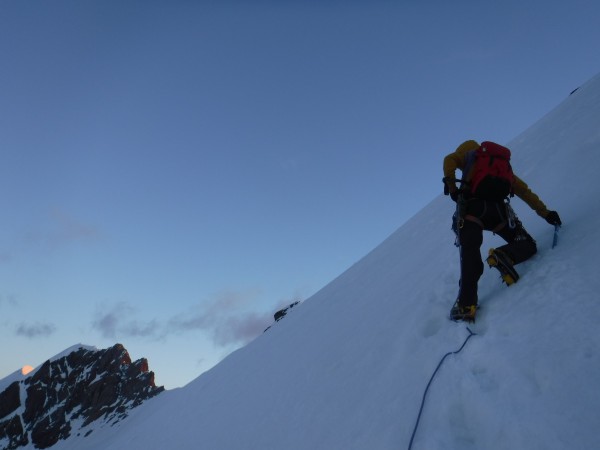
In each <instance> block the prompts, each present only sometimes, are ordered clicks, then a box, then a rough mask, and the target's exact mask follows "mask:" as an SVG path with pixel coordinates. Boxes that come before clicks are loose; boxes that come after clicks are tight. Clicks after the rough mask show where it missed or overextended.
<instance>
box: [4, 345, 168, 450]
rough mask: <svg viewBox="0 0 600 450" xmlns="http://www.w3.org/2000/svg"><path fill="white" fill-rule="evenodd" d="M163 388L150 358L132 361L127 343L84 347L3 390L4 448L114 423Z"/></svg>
mask: <svg viewBox="0 0 600 450" xmlns="http://www.w3.org/2000/svg"><path fill="white" fill-rule="evenodd" d="M163 390H164V388H163V387H157V386H156V385H155V384H154V373H153V372H150V371H149V370H148V361H147V360H146V359H145V358H142V359H139V360H137V361H135V362H132V361H131V357H130V356H129V353H128V352H127V350H126V349H125V347H123V346H122V345H121V344H116V345H114V346H113V347H111V348H108V349H105V350H91V349H88V348H83V347H81V348H78V349H76V350H74V351H72V352H70V353H68V354H66V355H64V356H62V357H59V358H56V359H53V360H48V361H46V362H45V363H44V364H42V366H40V367H39V369H37V370H36V371H35V372H34V373H32V375H31V376H29V377H27V378H25V379H23V380H20V381H15V382H13V383H12V384H10V385H9V386H8V387H7V388H6V389H4V390H3V391H2V392H0V447H1V448H3V449H6V450H14V449H17V448H19V447H21V446H24V445H27V444H29V443H32V444H33V445H34V446H35V447H36V448H47V447H50V446H52V445H54V444H55V443H56V442H58V440H60V439H66V438H67V437H69V436H70V435H71V434H72V433H84V434H89V433H91V430H86V429H85V428H86V427H87V426H88V425H90V424H91V423H92V422H94V421H96V420H103V421H104V422H106V423H108V424H110V425H114V424H115V423H117V422H118V421H120V420H121V419H123V418H124V417H126V416H127V411H128V410H130V409H132V408H135V407H136V406H138V405H140V404H141V403H142V402H143V401H144V400H147V399H149V398H151V397H153V396H155V395H157V394H158V393H160V392H162V391H163ZM74 428H76V429H74Z"/></svg>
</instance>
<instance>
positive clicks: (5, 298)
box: [0, 294, 19, 306]
mask: <svg viewBox="0 0 600 450" xmlns="http://www.w3.org/2000/svg"><path fill="white" fill-rule="evenodd" d="M18 303H19V302H18V301H17V296H16V295H14V294H6V295H5V294H0V306H3V305H10V306H17V305H18Z"/></svg>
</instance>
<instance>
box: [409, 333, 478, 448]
mask: <svg viewBox="0 0 600 450" xmlns="http://www.w3.org/2000/svg"><path fill="white" fill-rule="evenodd" d="M467 331H468V332H469V335H468V336H467V338H466V339H465V342H463V345H461V346H460V348H459V349H458V350H456V351H454V352H448V353H446V354H445V355H444V356H443V357H442V359H441V360H440V362H439V364H438V365H437V367H436V368H435V370H434V371H433V375H431V378H430V379H429V383H427V387H426V388H425V392H423V399H422V400H421V407H420V408H419V414H418V415H417V423H415V429H414V430H413V432H412V436H411V437H410V443H409V444H408V450H411V449H412V445H413V441H414V439H415V435H416V434H417V428H419V421H420V420H421V414H422V413H423V407H424V406H425V398H426V397H427V392H428V391H429V387H430V386H431V382H432V381H433V379H434V378H435V375H436V374H437V373H438V370H440V367H442V364H443V363H444V360H445V359H446V358H447V357H448V356H450V355H455V354H457V353H460V352H461V350H462V349H463V348H465V345H467V342H468V341H469V339H471V337H472V336H476V333H473V332H472V331H471V329H470V328H469V327H467Z"/></svg>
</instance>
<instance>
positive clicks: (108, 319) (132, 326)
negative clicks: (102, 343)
mask: <svg viewBox="0 0 600 450" xmlns="http://www.w3.org/2000/svg"><path fill="white" fill-rule="evenodd" d="M134 313H135V309H134V308H133V307H131V306H130V305H128V304H126V303H124V302H121V303H117V304H116V305H114V306H113V307H112V309H110V310H109V311H103V310H98V311H97V313H96V317H95V318H94V319H93V320H92V328H93V329H95V330H96V331H99V332H100V334H101V335H102V337H104V338H106V339H117V338H121V337H147V338H159V337H161V332H160V329H161V326H160V324H159V323H158V322H157V321H156V320H151V321H149V322H139V321H137V320H135V319H134V320H132V319H131V316H132V315H133V314H134Z"/></svg>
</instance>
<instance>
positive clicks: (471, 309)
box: [450, 300, 477, 322]
mask: <svg viewBox="0 0 600 450" xmlns="http://www.w3.org/2000/svg"><path fill="white" fill-rule="evenodd" d="M476 312H477V306H476V305H470V306H460V305H459V304H458V300H456V303H454V306H453V307H452V309H451V310H450V320H454V321H455V322H458V321H459V320H463V321H465V322H475V313H476Z"/></svg>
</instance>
